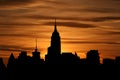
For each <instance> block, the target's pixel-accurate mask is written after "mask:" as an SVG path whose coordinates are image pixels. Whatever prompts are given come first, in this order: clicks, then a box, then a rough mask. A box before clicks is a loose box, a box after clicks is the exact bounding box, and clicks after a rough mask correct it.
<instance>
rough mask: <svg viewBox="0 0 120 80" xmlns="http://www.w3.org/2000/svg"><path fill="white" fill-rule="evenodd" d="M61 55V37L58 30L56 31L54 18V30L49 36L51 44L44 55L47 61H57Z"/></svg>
mask: <svg viewBox="0 0 120 80" xmlns="http://www.w3.org/2000/svg"><path fill="white" fill-rule="evenodd" d="M60 55H61V39H60V35H59V32H58V31H57V25H56V19H55V25H54V31H53V33H52V36H51V45H50V47H49V48H48V54H47V55H46V56H45V60H46V61H48V62H50V63H51V62H52V63H54V62H58V61H59V58H60Z"/></svg>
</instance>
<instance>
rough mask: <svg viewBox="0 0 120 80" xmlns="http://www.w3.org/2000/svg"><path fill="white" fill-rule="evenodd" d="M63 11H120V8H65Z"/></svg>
mask: <svg viewBox="0 0 120 80" xmlns="http://www.w3.org/2000/svg"><path fill="white" fill-rule="evenodd" d="M60 11H61V12H92V13H95V12H96V13H120V9H119V8H115V9H114V8H105V7H103V8H102V7H100V8H99V7H95V8H94V7H89V8H67V9H66V8H64V9H60Z"/></svg>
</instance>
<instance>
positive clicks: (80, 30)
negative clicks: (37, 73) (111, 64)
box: [0, 0, 120, 59]
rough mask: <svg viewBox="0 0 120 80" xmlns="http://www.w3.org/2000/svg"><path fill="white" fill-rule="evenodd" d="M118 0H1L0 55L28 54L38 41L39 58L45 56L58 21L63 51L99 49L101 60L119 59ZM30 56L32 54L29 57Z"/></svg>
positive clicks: (119, 16) (6, 56) (82, 53)
mask: <svg viewBox="0 0 120 80" xmlns="http://www.w3.org/2000/svg"><path fill="white" fill-rule="evenodd" d="M119 4H120V1H119V0H74V2H73V0H0V56H1V57H2V58H4V59H6V58H8V57H9V55H10V53H14V54H15V56H16V57H17V56H18V54H19V53H20V51H21V50H26V51H28V53H29V54H30V53H31V52H32V51H33V50H34V47H35V38H36V37H37V38H38V49H39V51H40V52H41V56H42V57H44V55H45V54H46V53H47V48H48V47H49V45H50V37H51V34H52V32H53V28H54V19H55V18H56V19H57V26H58V31H59V32H60V36H61V41H62V43H61V44H62V51H63V52H73V53H74V52H75V51H76V52H77V53H78V55H80V57H81V58H85V55H86V53H87V51H89V50H91V49H98V50H99V53H100V56H101V58H108V57H109V58H115V56H120V8H119V7H120V5H119ZM30 55H31V54H30Z"/></svg>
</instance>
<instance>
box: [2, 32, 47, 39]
mask: <svg viewBox="0 0 120 80" xmlns="http://www.w3.org/2000/svg"><path fill="white" fill-rule="evenodd" d="M2 36H3V37H22V38H35V37H37V38H44V39H45V38H47V37H48V36H47V35H44V34H41V35H35V34H29V33H26V34H17V33H16V34H0V37H2Z"/></svg>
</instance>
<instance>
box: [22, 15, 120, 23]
mask: <svg viewBox="0 0 120 80" xmlns="http://www.w3.org/2000/svg"><path fill="white" fill-rule="evenodd" d="M24 17H26V18H31V19H39V20H53V19H55V18H56V19H58V20H74V21H90V22H104V21H111V20H120V17H119V16H105V17H91V18H86V17H58V16H43V15H28V16H24Z"/></svg>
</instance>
